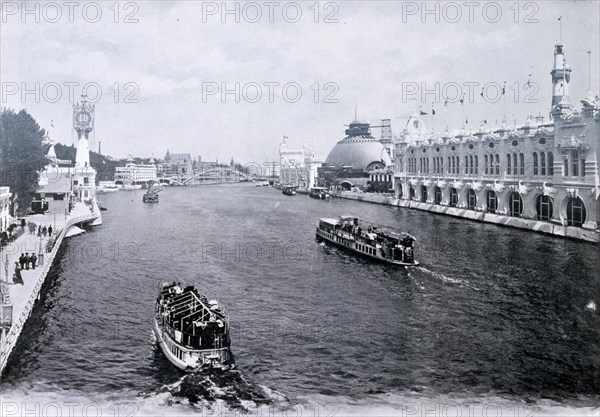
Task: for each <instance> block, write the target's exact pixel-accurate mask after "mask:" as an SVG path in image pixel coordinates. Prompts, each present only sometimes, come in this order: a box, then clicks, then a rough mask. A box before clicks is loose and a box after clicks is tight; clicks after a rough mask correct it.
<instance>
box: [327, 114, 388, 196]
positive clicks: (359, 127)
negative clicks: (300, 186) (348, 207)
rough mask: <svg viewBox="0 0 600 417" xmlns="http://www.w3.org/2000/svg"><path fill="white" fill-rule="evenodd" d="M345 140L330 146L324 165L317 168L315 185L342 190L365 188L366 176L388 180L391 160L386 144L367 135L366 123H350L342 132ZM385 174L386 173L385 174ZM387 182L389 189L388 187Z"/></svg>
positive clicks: (367, 181) (369, 133) (367, 125)
mask: <svg viewBox="0 0 600 417" xmlns="http://www.w3.org/2000/svg"><path fill="white" fill-rule="evenodd" d="M346 135H347V136H346V137H345V138H344V139H342V140H340V141H339V142H338V143H336V145H335V146H334V147H333V149H332V150H331V152H329V155H328V156H327V159H326V160H325V163H324V164H323V165H322V166H321V167H320V168H319V169H318V177H319V184H320V185H321V186H324V187H331V186H339V187H342V188H345V189H350V188H352V187H361V188H364V189H367V187H368V185H369V180H370V175H371V173H373V172H375V171H376V172H377V173H378V175H384V174H385V175H387V178H389V179H392V177H393V176H392V175H391V174H392V168H393V166H392V160H391V158H390V152H389V151H388V149H387V148H386V144H387V142H386V143H382V141H381V140H380V139H376V138H374V137H373V136H372V135H371V127H370V124H369V123H365V122H359V121H356V120H355V121H354V122H352V123H350V126H349V127H348V129H346ZM388 171H389V174H388ZM391 186H392V185H391V183H390V184H389V187H390V188H391Z"/></svg>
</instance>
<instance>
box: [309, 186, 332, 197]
mask: <svg viewBox="0 0 600 417" xmlns="http://www.w3.org/2000/svg"><path fill="white" fill-rule="evenodd" d="M310 197H311V198H318V199H321V200H326V199H328V198H329V197H330V195H329V191H328V190H327V188H325V187H313V188H311V189H310Z"/></svg>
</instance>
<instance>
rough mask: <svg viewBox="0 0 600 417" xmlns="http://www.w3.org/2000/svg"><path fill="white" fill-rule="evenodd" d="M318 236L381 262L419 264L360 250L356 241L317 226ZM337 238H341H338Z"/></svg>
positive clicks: (319, 239) (402, 264) (401, 264)
mask: <svg viewBox="0 0 600 417" xmlns="http://www.w3.org/2000/svg"><path fill="white" fill-rule="evenodd" d="M316 237H317V240H318V241H324V242H327V243H331V244H333V245H335V246H337V247H339V248H342V249H346V250H348V251H349V252H352V253H355V254H357V255H360V256H363V257H366V258H370V259H375V260H377V261H380V262H385V263H388V264H393V265H400V266H417V265H419V262H418V261H414V262H403V261H398V260H394V259H389V258H384V257H383V256H380V255H372V254H370V253H367V252H364V251H361V250H358V249H357V248H356V247H355V246H356V242H353V241H351V240H347V239H343V238H341V237H339V236H336V235H331V234H330V233H327V232H325V231H323V230H321V229H319V228H317V230H316ZM336 238H339V240H336Z"/></svg>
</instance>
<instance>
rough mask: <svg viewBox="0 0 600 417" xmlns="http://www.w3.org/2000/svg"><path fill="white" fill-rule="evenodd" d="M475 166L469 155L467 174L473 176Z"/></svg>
mask: <svg viewBox="0 0 600 417" xmlns="http://www.w3.org/2000/svg"><path fill="white" fill-rule="evenodd" d="M474 169H475V165H474V164H473V155H469V174H473V173H474V172H475V171H474Z"/></svg>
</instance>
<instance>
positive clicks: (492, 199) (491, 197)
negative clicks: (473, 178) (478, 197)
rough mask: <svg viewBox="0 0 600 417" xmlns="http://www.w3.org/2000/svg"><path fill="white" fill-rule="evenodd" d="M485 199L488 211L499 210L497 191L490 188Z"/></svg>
mask: <svg viewBox="0 0 600 417" xmlns="http://www.w3.org/2000/svg"><path fill="white" fill-rule="evenodd" d="M485 199H486V204H487V211H488V213H495V212H496V210H498V197H497V196H496V192H495V191H492V190H489V191H488V192H487V195H486V198H485Z"/></svg>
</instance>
